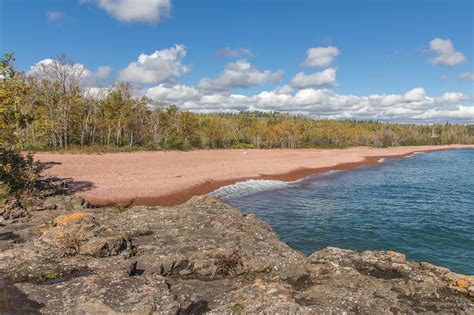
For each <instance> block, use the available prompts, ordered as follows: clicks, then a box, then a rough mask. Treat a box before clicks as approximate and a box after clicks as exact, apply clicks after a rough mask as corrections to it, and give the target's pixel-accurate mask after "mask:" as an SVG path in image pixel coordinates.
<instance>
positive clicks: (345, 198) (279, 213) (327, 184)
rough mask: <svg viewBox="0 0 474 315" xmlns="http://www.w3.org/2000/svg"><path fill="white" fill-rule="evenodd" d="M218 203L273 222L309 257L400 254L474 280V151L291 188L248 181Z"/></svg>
mask: <svg viewBox="0 0 474 315" xmlns="http://www.w3.org/2000/svg"><path fill="white" fill-rule="evenodd" d="M213 194H214V196H215V197H217V198H220V199H221V200H223V201H225V202H227V203H229V204H231V205H232V206H235V207H237V208H240V209H241V210H242V211H244V212H253V213H256V214H257V216H258V217H259V218H261V219H263V220H265V221H267V222H268V223H269V224H270V225H271V226H272V227H273V229H274V230H275V231H276V232H277V233H278V234H279V236H280V237H281V239H282V240H283V241H285V242H286V243H287V244H289V245H290V246H292V247H294V248H296V249H299V250H301V251H303V252H305V253H306V254H311V253H313V252H314V251H317V250H320V249H322V248H324V247H326V246H336V247H341V248H350V249H354V250H358V251H361V250H367V249H378V250H382V249H383V250H394V251H398V252H402V253H405V254H406V255H407V257H408V258H409V259H411V260H415V261H427V262H431V263H433V264H436V265H440V266H445V267H448V268H450V269H451V270H452V271H455V272H459V273H464V274H474V150H472V149H459V150H447V151H437V152H431V153H423V154H416V155H415V156H413V157H409V158H404V159H385V160H384V161H383V163H382V164H381V166H380V167H362V168H359V169H356V170H350V171H341V172H332V173H327V174H323V175H318V176H312V177H309V178H306V179H304V180H300V181H297V182H292V183H284V182H280V181H249V182H244V183H239V184H236V185H232V186H227V187H223V188H221V189H219V190H218V191H216V192H214V193H213Z"/></svg>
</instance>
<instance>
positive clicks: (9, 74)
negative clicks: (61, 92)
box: [0, 54, 39, 198]
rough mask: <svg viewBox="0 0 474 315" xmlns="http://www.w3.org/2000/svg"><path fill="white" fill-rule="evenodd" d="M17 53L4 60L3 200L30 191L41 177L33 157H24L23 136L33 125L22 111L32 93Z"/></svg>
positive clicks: (0, 105)
mask: <svg viewBox="0 0 474 315" xmlns="http://www.w3.org/2000/svg"><path fill="white" fill-rule="evenodd" d="M14 60H15V58H14V57H13V54H5V55H4V57H3V58H2V59H0V197H1V198H3V197H5V196H6V195H7V194H10V193H14V194H18V193H19V192H20V191H21V190H23V189H27V188H29V187H30V186H31V185H32V183H33V182H34V181H35V180H36V178H37V177H38V174H39V168H38V167H37V165H35V164H34V163H33V158H32V156H31V155H27V156H23V155H22V154H21V151H20V148H21V142H22V138H21V137H20V133H21V131H22V130H23V129H25V127H26V125H27V124H28V123H29V122H31V117H30V116H28V115H25V114H24V113H22V112H21V106H22V105H23V102H24V101H25V99H26V96H27V95H28V93H29V88H28V86H27V85H26V84H25V80H24V77H23V76H22V75H21V74H19V73H17V72H16V71H15V69H14V67H13V61H14Z"/></svg>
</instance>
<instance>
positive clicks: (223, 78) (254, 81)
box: [198, 60, 283, 91]
mask: <svg viewBox="0 0 474 315" xmlns="http://www.w3.org/2000/svg"><path fill="white" fill-rule="evenodd" d="M282 78H283V71H282V70H278V71H275V72H272V71H271V70H265V71H260V70H258V69H257V68H255V67H253V66H252V65H251V64H250V63H249V62H248V61H247V60H237V61H236V62H232V63H229V64H228V65H227V66H226V67H225V69H224V72H223V73H222V74H221V75H220V76H219V77H218V78H217V79H214V80H212V79H209V78H204V79H202V80H201V81H199V83H198V87H199V88H200V89H204V90H211V91H228V90H231V89H233V88H249V87H252V86H261V85H264V84H266V83H269V82H278V81H280V80H281V79H282Z"/></svg>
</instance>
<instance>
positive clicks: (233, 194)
mask: <svg viewBox="0 0 474 315" xmlns="http://www.w3.org/2000/svg"><path fill="white" fill-rule="evenodd" d="M339 172H342V170H329V171H327V172H324V173H321V174H316V175H309V176H307V177H303V178H300V179H297V180H295V181H282V180H269V179H249V180H246V181H242V182H237V183H235V184H232V185H227V186H223V187H221V188H219V189H217V190H214V191H213V192H211V193H209V194H208V196H209V197H212V198H216V199H220V200H223V201H225V200H227V199H231V198H238V197H244V196H248V195H253V194H255V193H259V192H264V191H270V190H279V189H286V188H291V187H296V186H298V185H301V184H302V183H303V182H304V181H306V180H310V179H311V178H320V177H325V176H330V175H333V174H335V173H339Z"/></svg>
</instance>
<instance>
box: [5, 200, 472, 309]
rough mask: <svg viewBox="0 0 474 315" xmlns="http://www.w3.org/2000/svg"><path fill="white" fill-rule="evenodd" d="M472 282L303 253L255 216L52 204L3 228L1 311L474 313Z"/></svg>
mask: <svg viewBox="0 0 474 315" xmlns="http://www.w3.org/2000/svg"><path fill="white" fill-rule="evenodd" d="M473 296H474V277H469V276H463V275H457V274H454V273H451V272H450V271H449V270H447V269H444V268H441V267H436V266H434V265H431V264H428V263H415V262H409V261H406V259H405V256H404V255H403V254H400V253H395V252H383V251H365V252H362V253H358V252H354V251H351V250H344V249H338V248H331V247H328V248H326V249H323V250H321V251H318V252H315V253H314V254H312V255H310V256H309V257H306V256H305V255H304V254H302V253H301V252H299V251H297V250H294V249H292V248H290V247H289V246H287V245H286V244H285V243H283V242H282V241H281V240H280V239H279V238H278V236H277V235H276V233H275V232H274V231H273V230H272V229H271V228H270V227H269V225H268V224H266V223H265V222H263V221H260V220H258V219H256V217H255V216H254V215H251V214H242V213H241V212H240V211H239V210H237V209H233V208H231V207H230V206H228V205H226V204H224V203H221V202H219V201H216V200H214V199H210V198H206V197H195V198H193V199H191V200H190V201H189V202H187V203H185V204H182V205H179V206H176V207H169V208H165V207H134V208H131V209H117V208H100V209H82V210H79V211H78V210H73V211H68V210H64V209H58V208H55V207H48V209H47V210H44V211H35V212H32V213H31V216H30V218H29V220H28V221H26V222H21V221H20V222H18V223H14V224H9V225H6V226H0V312H2V313H3V312H10V313H56V312H69V313H81V314H82V313H90V314H96V313H106V314H108V313H110V314H113V313H137V314H150V313H156V314H202V313H215V314H222V313H233V314H244V313H259V312H265V313H292V314H295V313H297V314H300V313H301V314H314V313H328V314H330V313H334V314H336V313H343V312H345V313H347V314H356V313H357V314H361V313H362V314H392V313H395V314H397V313H409V314H411V313H456V314H474V297H473Z"/></svg>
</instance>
